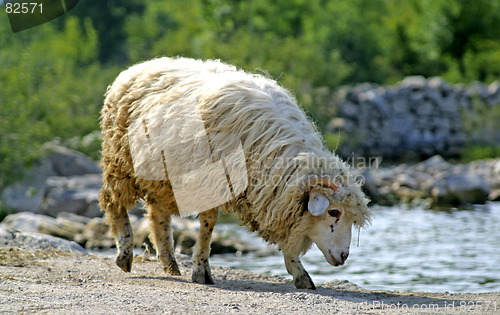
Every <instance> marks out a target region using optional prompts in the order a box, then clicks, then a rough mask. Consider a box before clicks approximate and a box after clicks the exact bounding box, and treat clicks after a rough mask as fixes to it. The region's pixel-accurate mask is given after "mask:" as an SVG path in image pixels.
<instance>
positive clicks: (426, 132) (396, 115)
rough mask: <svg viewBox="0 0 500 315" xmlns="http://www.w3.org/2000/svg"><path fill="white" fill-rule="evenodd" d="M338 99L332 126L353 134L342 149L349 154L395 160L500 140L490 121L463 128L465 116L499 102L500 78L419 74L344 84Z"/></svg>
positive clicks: (454, 151)
mask: <svg viewBox="0 0 500 315" xmlns="http://www.w3.org/2000/svg"><path fill="white" fill-rule="evenodd" d="M333 99H334V102H335V104H338V106H337V108H338V110H337V113H336V114H337V117H336V118H335V120H331V121H330V124H329V126H328V130H329V131H332V130H335V131H339V132H341V133H342V132H343V133H345V134H346V135H348V136H347V137H345V138H344V140H343V142H342V145H341V147H340V148H339V149H338V150H337V151H338V153H339V154H340V155H341V156H343V157H344V158H346V157H348V156H349V155H350V154H351V153H353V152H354V153H355V154H359V155H361V154H362V155H364V156H375V155H378V154H381V155H383V156H384V157H386V158H390V159H394V160H402V159H405V160H407V158H408V157H410V158H412V157H417V158H418V159H421V158H422V157H427V156H431V155H434V154H439V155H443V156H445V157H457V156H458V155H460V154H461V153H462V147H463V146H464V144H465V143H466V141H471V139H472V140H473V139H480V140H481V141H482V142H483V143H485V144H491V145H493V146H496V145H498V143H499V142H498V141H499V140H500V131H498V130H496V129H495V128H491V127H490V126H489V124H490V123H489V124H486V125H485V126H484V127H482V128H477V129H478V130H477V131H471V130H470V129H471V128H470V127H468V128H464V125H465V127H467V126H469V125H470V123H468V120H467V118H466V117H468V116H470V115H474V114H475V112H477V111H486V110H489V109H490V108H491V107H492V106H496V105H495V104H498V103H500V83H498V82H496V83H492V84H491V85H489V86H486V85H484V84H482V83H478V82H475V83H472V84H470V85H469V86H463V85H458V84H457V85H453V86H452V85H449V84H448V83H446V82H445V81H444V80H443V79H441V78H438V77H434V78H430V79H426V78H424V77H422V76H414V77H407V78H405V79H404V80H403V81H402V82H401V83H400V84H399V85H395V86H389V87H384V86H377V85H373V84H361V85H358V86H355V87H352V88H350V89H348V88H344V89H343V90H342V93H339V94H338V95H337V97H334V98H333ZM335 104H334V105H333V106H334V107H335ZM478 104H479V105H478ZM466 132H467V133H468V134H466ZM381 138H382V141H380V139H381ZM388 139H389V140H390V141H387V140H388Z"/></svg>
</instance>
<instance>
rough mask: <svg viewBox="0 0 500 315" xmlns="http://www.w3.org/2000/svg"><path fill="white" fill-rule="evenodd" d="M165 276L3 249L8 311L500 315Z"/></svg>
mask: <svg viewBox="0 0 500 315" xmlns="http://www.w3.org/2000/svg"><path fill="white" fill-rule="evenodd" d="M178 259H179V264H180V268H181V272H182V274H183V276H181V277H173V276H169V275H166V274H164V273H163V271H162V268H161V267H160V264H159V263H158V262H157V261H155V260H151V259H142V258H141V257H136V258H135V260H134V265H133V267H132V272H131V273H124V272H122V271H121V270H120V269H119V268H118V267H116V266H115V265H114V262H113V259H110V258H103V257H96V256H91V255H71V254H60V253H54V252H47V251H44V252H41V251H38V252H33V251H24V250H20V249H16V248H0V313H14V314H18V313H47V314H68V313H71V314H72V315H73V314H139V313H140V314H145V313H149V314H207V315H208V314H228V313H240V314H311V315H312V314H500V292H494V293H481V294H472V293H466V294H441V293H423V292H391V291H370V290H363V289H361V288H359V287H358V286H356V285H355V284H352V283H349V282H347V281H332V282H329V283H324V284H321V285H319V286H318V289H317V290H316V291H309V290H296V289H295V288H294V286H293V284H292V283H291V281H290V280H287V279H285V278H283V277H278V276H272V275H262V274H256V273H251V272H247V271H242V270H234V269H229V268H223V267H215V266H213V267H212V271H213V275H214V278H215V281H216V284H215V285H200V284H194V283H191V281H190V274H191V271H190V270H191V267H190V262H189V259H188V258H187V257H186V256H183V257H179V258H178Z"/></svg>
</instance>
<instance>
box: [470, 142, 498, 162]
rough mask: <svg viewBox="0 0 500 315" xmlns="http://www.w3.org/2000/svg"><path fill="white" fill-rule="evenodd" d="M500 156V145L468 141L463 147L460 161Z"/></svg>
mask: <svg viewBox="0 0 500 315" xmlns="http://www.w3.org/2000/svg"><path fill="white" fill-rule="evenodd" d="M498 157H500V145H498V146H493V145H484V144H473V143H469V144H467V145H466V146H465V147H464V150H463V153H462V156H461V159H460V160H461V162H462V163H468V162H471V161H475V160H483V159H490V158H498Z"/></svg>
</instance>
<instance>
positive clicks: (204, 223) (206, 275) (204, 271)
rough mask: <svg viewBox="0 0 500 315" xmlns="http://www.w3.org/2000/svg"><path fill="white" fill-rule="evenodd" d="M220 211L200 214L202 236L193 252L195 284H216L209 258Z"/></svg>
mask: <svg viewBox="0 0 500 315" xmlns="http://www.w3.org/2000/svg"><path fill="white" fill-rule="evenodd" d="M218 215H219V211H218V210H217V209H211V210H208V211H204V212H202V213H200V234H199V236H198V241H197V242H196V245H195V247H194V250H193V276H192V279H193V282H197V283H206V284H214V279H213V278H212V273H211V272H210V266H209V264H208V257H209V256H210V242H211V238H212V232H213V230H214V226H215V224H216V223H217V217H218Z"/></svg>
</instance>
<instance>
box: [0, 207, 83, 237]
mask: <svg viewBox="0 0 500 315" xmlns="http://www.w3.org/2000/svg"><path fill="white" fill-rule="evenodd" d="M0 227H1V228H4V229H6V230H10V231H20V232H33V233H43V234H47V235H52V236H57V237H61V238H64V239H67V240H74V239H75V236H76V234H78V233H81V231H83V229H84V228H85V224H84V223H82V222H78V221H77V220H72V219H68V218H65V217H58V218H53V217H50V216H47V215H42V214H35V213H32V212H19V213H15V214H10V215H8V216H7V217H5V219H4V220H3V221H2V222H1V223H0Z"/></svg>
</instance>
